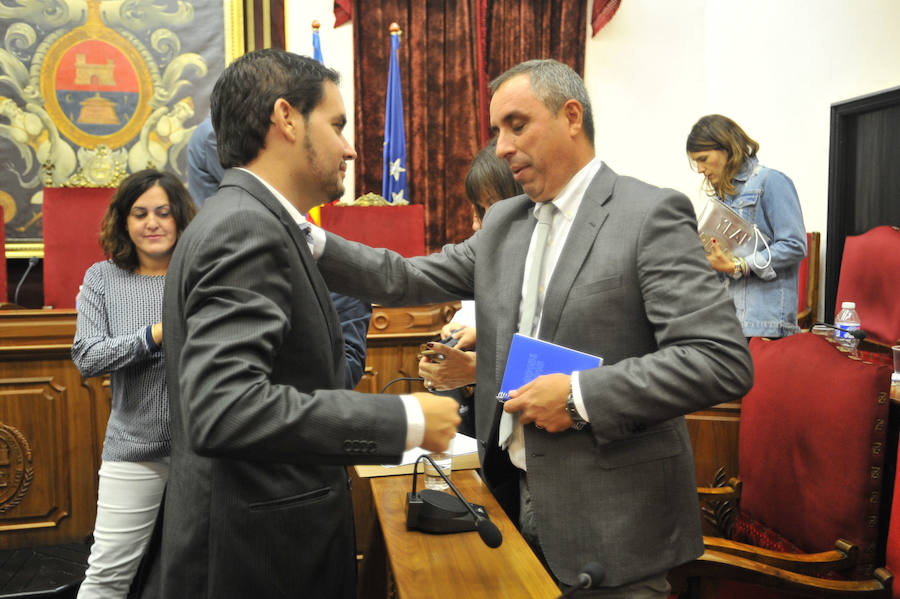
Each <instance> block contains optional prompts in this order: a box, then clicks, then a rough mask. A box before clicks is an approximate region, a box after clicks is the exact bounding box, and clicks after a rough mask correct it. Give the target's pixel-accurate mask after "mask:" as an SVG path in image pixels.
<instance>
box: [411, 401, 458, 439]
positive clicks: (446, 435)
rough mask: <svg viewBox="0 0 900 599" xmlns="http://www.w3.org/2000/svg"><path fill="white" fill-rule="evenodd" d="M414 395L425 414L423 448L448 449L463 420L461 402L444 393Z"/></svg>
mask: <svg viewBox="0 0 900 599" xmlns="http://www.w3.org/2000/svg"><path fill="white" fill-rule="evenodd" d="M413 396H414V397H415V398H416V400H417V401H418V402H419V405H420V406H422V413H423V414H424V415H425V437H424V438H423V439H422V448H423V449H427V450H428V451H446V449H447V447H449V446H450V440H451V439H453V436H454V435H455V434H456V427H458V426H459V423H460V422H461V421H462V419H461V418H460V417H459V404H458V403H456V400H455V399H453V398H452V397H445V396H443V395H432V394H431V393H413Z"/></svg>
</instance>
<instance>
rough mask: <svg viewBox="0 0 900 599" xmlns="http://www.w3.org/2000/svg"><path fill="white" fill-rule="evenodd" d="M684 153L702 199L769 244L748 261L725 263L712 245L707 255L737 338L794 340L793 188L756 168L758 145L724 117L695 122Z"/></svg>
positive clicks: (799, 237) (796, 210) (796, 260)
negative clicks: (737, 327) (699, 178)
mask: <svg viewBox="0 0 900 599" xmlns="http://www.w3.org/2000/svg"><path fill="white" fill-rule="evenodd" d="M686 146H687V154H688V157H689V158H690V160H691V165H692V167H693V168H694V169H695V170H696V171H697V172H699V173H700V174H701V175H704V176H705V177H706V179H705V181H704V187H705V189H706V190H707V192H708V193H709V195H710V196H712V197H715V198H717V199H718V200H720V201H722V202H724V203H725V205H727V206H728V207H729V208H731V209H733V210H735V211H736V212H738V213H739V214H740V215H741V217H743V218H744V220H746V221H747V222H748V223H751V224H754V225H756V227H757V228H758V229H759V231H760V232H761V233H762V234H763V235H764V236H765V238H766V239H767V240H768V242H769V243H768V249H767V248H766V247H765V245H764V244H762V243H759V244H758V246H757V249H756V251H755V252H754V253H753V254H751V255H750V256H747V257H745V258H737V257H734V258H732V257H729V256H726V255H725V254H724V253H723V252H722V250H721V249H720V248H719V247H717V246H716V245H715V241H713V248H712V252H710V253H709V254H708V255H707V259H708V260H709V264H710V266H712V268H713V269H715V270H716V271H718V272H719V273H722V274H721V275H720V276H721V277H722V279H723V280H724V281H726V285H727V286H728V290H729V292H730V293H731V297H732V299H734V305H735V308H736V309H737V315H738V318H739V319H740V321H741V325H742V326H743V329H744V335H746V336H747V337H773V338H774V337H786V336H787V335H792V334H794V333H797V332H799V331H800V328H799V327H798V326H797V304H798V297H797V295H798V282H799V269H800V262H801V261H802V260H803V258H804V256H806V230H805V228H804V226H803V214H802V212H801V210H800V199H799V198H798V197H797V190H796V189H795V188H794V184H793V182H791V180H790V178H788V177H787V175H785V174H784V173H781V172H779V171H776V170H774V169H770V168H767V167H765V166H762V165H761V164H759V161H758V160H757V158H756V152H757V151H758V150H759V144H758V143H756V142H755V141H753V140H752V139H751V138H750V137H749V136H748V135H747V134H746V133H744V130H743V129H741V128H740V127H739V126H738V124H737V123H735V122H734V121H732V120H731V119H729V118H728V117H724V116H722V115H718V114H711V115H707V116H705V117H703V118H701V119H700V120H699V121H697V123H696V124H695V125H694V126H693V127H692V128H691V132H690V134H689V135H688V138H687V144H686Z"/></svg>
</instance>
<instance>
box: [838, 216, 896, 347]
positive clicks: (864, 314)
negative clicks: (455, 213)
mask: <svg viewBox="0 0 900 599" xmlns="http://www.w3.org/2000/svg"><path fill="white" fill-rule="evenodd" d="M898 298H900V229H898V228H896V227H888V226H881V227H875V228H874V229H870V230H869V231H866V232H865V233H863V234H862V235H851V236H849V237H847V239H846V241H845V242H844V256H843V258H842V259H841V274H840V280H839V282H838V291H837V303H836V304H835V306H836V308H837V309H838V310H840V306H841V302H848V301H849V302H856V311H857V312H859V318H860V320H861V321H862V328H863V329H865V330H866V332H868V333H869V336H868V338H867V340H871V341H875V342H876V343H879V344H883V345H886V346H891V345H897V344H898V343H900V301H898Z"/></svg>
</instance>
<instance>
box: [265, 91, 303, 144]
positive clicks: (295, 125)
mask: <svg viewBox="0 0 900 599" xmlns="http://www.w3.org/2000/svg"><path fill="white" fill-rule="evenodd" d="M301 120H302V119H300V113H299V112H297V110H296V109H295V108H294V107H293V106H291V104H290V102H288V101H287V100H285V99H284V98H278V99H277V100H275V105H274V106H273V107H272V125H273V127H274V128H275V130H276V131H277V132H278V133H279V134H281V135H283V136H284V137H285V138H286V139H288V140H290V141H294V140H295V139H296V138H297V136H298V135H300V129H299V128H300V127H302V124H301V122H300V121H301Z"/></svg>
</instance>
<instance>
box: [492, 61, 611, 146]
mask: <svg viewBox="0 0 900 599" xmlns="http://www.w3.org/2000/svg"><path fill="white" fill-rule="evenodd" d="M517 75H528V77H529V80H530V82H531V91H532V92H533V93H534V97H535V98H537V99H538V100H540V101H541V103H542V104H543V105H544V106H546V107H547V108H548V109H549V110H550V112H552V113H553V114H556V113H557V112H559V109H560V108H562V106H563V104H565V103H566V102H568V101H569V100H578V102H579V103H580V104H581V108H582V111H583V118H582V127H583V128H584V132H585V134H586V135H587V137H588V140H589V141H590V142H591V145H592V146H593V145H594V115H593V112H592V110H591V100H590V98H588V93H587V88H586V87H585V86H584V80H583V79H582V78H581V77H580V76H579V75H578V73H576V72H575V71H573V70H572V68H571V67H569V66H568V65H566V64H563V63H561V62H559V61H557V60H553V59H552V58H547V59H541V60H528V61H526V62H520V63H519V64H517V65H516V66H514V67H512V68H511V69H509V70H508V71H506V72H505V73H503V74H502V75H500V76H499V77H497V78H496V79H494V80H493V81H491V94H494V93H496V92H497V89H498V88H499V87H500V86H501V85H503V84H504V83H506V82H507V81H509V80H510V79H512V78H513V77H515V76H517Z"/></svg>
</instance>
